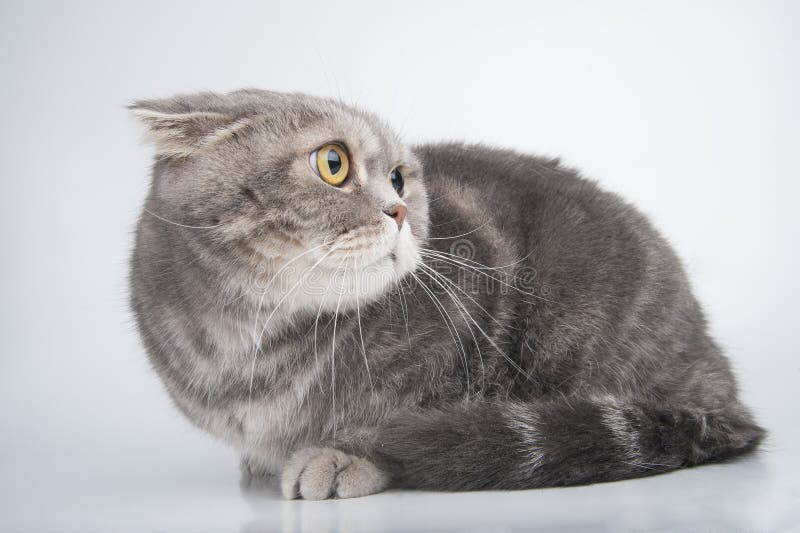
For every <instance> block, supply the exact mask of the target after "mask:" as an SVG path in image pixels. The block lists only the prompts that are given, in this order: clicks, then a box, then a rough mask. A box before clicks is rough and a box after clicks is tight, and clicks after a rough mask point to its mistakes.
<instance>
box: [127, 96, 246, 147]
mask: <svg viewBox="0 0 800 533" xmlns="http://www.w3.org/2000/svg"><path fill="white" fill-rule="evenodd" d="M128 110H129V111H130V112H131V115H133V116H134V117H135V118H136V119H137V120H139V122H141V123H142V124H144V125H145V126H146V127H147V139H148V140H150V141H152V142H153V144H154V145H155V147H156V153H158V154H159V155H167V156H178V157H185V156H188V155H191V154H193V153H195V152H197V151H199V150H201V149H203V148H204V147H208V146H211V145H213V144H215V143H217V142H220V141H222V140H224V139H226V138H228V137H230V136H232V135H234V134H235V133H236V132H238V131H240V130H241V129H242V128H244V127H246V126H247V124H248V123H249V121H248V120H247V119H246V118H242V117H237V116H235V115H233V114H229V113H225V112H220V111H202V110H187V109H179V110H175V109H170V108H169V107H168V106H166V105H164V103H163V102H161V101H158V100H140V101H137V102H133V103H132V104H130V105H128Z"/></svg>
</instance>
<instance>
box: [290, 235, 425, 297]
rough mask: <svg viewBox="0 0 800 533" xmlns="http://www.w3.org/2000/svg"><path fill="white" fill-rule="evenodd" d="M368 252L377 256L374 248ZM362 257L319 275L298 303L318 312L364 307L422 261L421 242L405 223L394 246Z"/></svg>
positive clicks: (382, 294) (387, 291)
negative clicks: (376, 257)
mask: <svg viewBox="0 0 800 533" xmlns="http://www.w3.org/2000/svg"><path fill="white" fill-rule="evenodd" d="M368 254H372V255H373V256H374V251H370V252H368ZM359 259H360V258H355V259H354V260H353V261H351V262H348V265H347V266H343V265H337V268H335V269H332V270H330V271H329V272H328V274H329V275H327V276H323V277H320V278H319V279H317V280H316V281H315V286H309V287H308V288H307V289H308V290H305V291H302V294H299V295H298V297H297V299H296V301H295V305H297V306H299V307H306V308H307V309H312V310H314V311H315V312H316V311H318V310H320V309H321V310H323V311H336V310H337V309H338V310H339V311H340V312H341V311H349V310H354V309H357V308H358V307H360V306H361V307H363V306H364V305H366V304H369V303H371V302H374V301H375V300H377V299H379V298H381V297H382V296H385V295H386V294H388V293H389V292H390V291H391V290H392V289H393V288H394V287H395V286H396V285H397V283H399V282H400V280H401V279H403V278H404V277H405V276H407V275H408V274H409V273H410V272H413V271H414V270H415V269H416V268H417V266H418V265H419V263H420V262H421V256H420V253H419V246H418V245H417V242H416V238H415V237H414V236H413V234H412V232H411V227H410V225H408V224H406V225H404V226H403V229H402V230H401V231H400V233H399V234H398V237H397V239H396V240H395V244H394V246H392V247H389V248H387V249H386V250H384V251H383V253H382V254H381V255H380V256H379V258H378V259H374V258H373V257H370V261H369V262H367V261H366V260H359ZM359 265H366V266H359Z"/></svg>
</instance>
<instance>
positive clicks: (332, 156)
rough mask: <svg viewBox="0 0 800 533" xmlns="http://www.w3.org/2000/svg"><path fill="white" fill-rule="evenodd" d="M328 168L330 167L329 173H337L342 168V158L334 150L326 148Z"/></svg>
mask: <svg viewBox="0 0 800 533" xmlns="http://www.w3.org/2000/svg"><path fill="white" fill-rule="evenodd" d="M327 156H328V168H330V169H331V174H338V173H339V170H341V168H342V158H341V157H339V153H338V152H337V151H336V150H328V154H327Z"/></svg>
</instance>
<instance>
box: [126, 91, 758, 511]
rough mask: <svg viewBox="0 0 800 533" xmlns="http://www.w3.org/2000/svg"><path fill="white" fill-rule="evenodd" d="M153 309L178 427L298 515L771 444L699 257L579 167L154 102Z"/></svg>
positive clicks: (327, 123)
mask: <svg viewBox="0 0 800 533" xmlns="http://www.w3.org/2000/svg"><path fill="white" fill-rule="evenodd" d="M130 108H131V111H132V113H133V114H134V115H135V116H136V117H138V118H139V119H140V120H141V121H142V122H143V123H144V124H145V125H146V127H147V130H148V133H149V136H150V137H151V138H152V140H153V141H154V144H155V147H156V159H155V164H154V167H153V176H152V186H151V190H150V193H149V195H148V197H147V200H146V201H145V207H144V210H143V213H142V216H141V218H140V220H139V224H138V228H137V234H136V243H135V249H134V252H133V257H132V260H131V275H130V283H131V301H132V307H133V311H134V313H135V315H136V318H137V320H138V325H139V328H140V331H141V334H142V338H143V339H144V344H145V346H146V349H147V352H148V354H149V357H150V360H151V362H152V364H153V366H154V368H155V369H156V371H157V372H158V374H159V375H160V376H161V378H162V379H163V381H164V383H165V385H166V387H167V390H168V391H169V393H170V395H171V396H172V398H173V399H174V401H175V404H176V405H177V406H178V408H179V409H180V410H181V411H183V413H185V414H186V416H187V417H188V418H189V419H190V420H192V421H193V422H194V423H195V424H197V425H198V426H200V427H202V428H204V429H205V430H207V431H209V432H211V433H212V434H214V435H216V436H217V437H219V438H221V439H223V440H225V441H226V442H228V443H230V444H232V445H233V446H235V447H236V448H237V449H238V450H240V451H241V453H242V457H243V458H242V469H243V472H244V475H245V476H267V475H275V474H277V475H280V477H281V481H280V483H281V490H282V492H283V494H284V495H285V496H286V497H287V498H295V497H303V498H307V499H323V498H330V497H342V498H346V497H354V496H363V495H367V494H371V493H375V492H378V491H381V490H384V489H386V488H389V487H409V488H422V489H434V490H475V489H523V488H532V487H545V486H557V485H574V484H584V483H594V482H599V481H610V480H618V479H624V478H632V477H640V476H648V475H651V474H657V473H660V472H666V471H669V470H674V469H677V468H681V467H687V466H693V465H697V464H701V463H707V462H712V461H720V460H725V459H728V458H732V457H735V456H738V455H740V454H743V453H746V452H749V451H751V450H753V449H755V448H756V446H757V445H758V443H759V442H760V441H761V439H762V437H763V435H764V432H763V430H762V429H761V428H760V427H759V426H758V425H757V424H756V423H754V421H753V419H752V417H751V415H750V414H749V412H748V411H747V409H746V408H745V407H744V406H742V404H741V403H739V400H738V398H737V391H736V384H735V381H734V377H733V375H732V373H731V370H730V366H729V363H728V361H727V360H726V359H725V357H724V356H723V355H722V354H721V352H720V349H719V348H718V347H717V345H716V344H715V343H714V341H713V340H712V339H711V338H710V337H709V336H708V334H707V333H706V322H705V319H704V317H703V313H702V311H701V309H700V306H699V305H698V303H697V301H696V300H695V298H694V297H693V296H692V293H691V290H690V287H689V282H688V281H687V278H686V275H685V273H684V271H683V269H682V267H681V264H680V261H679V260H678V258H677V257H676V256H675V254H674V253H673V251H672V250H671V249H670V247H669V245H668V244H667V243H666V241H665V240H664V239H663V238H662V237H661V236H660V235H659V234H658V233H657V232H656V231H655V230H654V229H653V227H652V226H651V225H650V223H649V222H648V221H647V220H646V219H645V218H644V216H642V215H641V214H640V213H639V212H637V211H636V210H635V209H634V208H633V207H631V206H630V205H628V204H627V203H625V202H624V201H623V200H621V199H620V198H619V197H617V196H615V195H614V194H610V193H607V192H604V191H602V190H600V189H599V188H598V187H597V186H596V185H595V184H594V183H593V182H591V181H587V180H585V179H583V178H581V177H579V176H578V175H577V174H576V173H575V172H574V171H572V170H570V169H568V168H565V167H564V166H562V165H561V164H560V163H559V162H558V161H557V160H551V159H542V158H537V157H532V156H528V155H522V154H519V153H516V152H513V151H510V150H495V149H491V148H486V147H483V146H476V145H465V144H455V143H453V144H439V145H425V146H418V147H414V148H409V147H407V146H405V145H404V144H402V143H401V142H400V140H399V139H398V137H397V136H396V135H395V134H394V133H393V132H392V131H391V130H390V129H389V128H388V127H387V126H386V125H385V124H384V123H383V122H381V121H380V120H378V119H377V118H375V117H374V116H373V115H371V114H369V113H367V112H365V111H362V110H360V109H356V108H353V107H350V106H346V105H343V104H341V103H339V102H336V101H332V100H328V99H322V98H315V97H311V96H306V95H302V94H280V93H274V92H267V91H259V90H243V91H237V92H233V93H229V94H211V93H203V94H194V95H184V96H176V97H174V98H169V99H165V100H147V101H139V102H136V103H134V104H132V105H131V106H130Z"/></svg>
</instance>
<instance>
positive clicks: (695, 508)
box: [0, 409, 800, 533]
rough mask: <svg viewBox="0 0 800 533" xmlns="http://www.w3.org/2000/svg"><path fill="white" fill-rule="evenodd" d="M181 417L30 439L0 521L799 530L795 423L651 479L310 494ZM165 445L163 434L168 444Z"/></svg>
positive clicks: (6, 485) (39, 526)
mask: <svg viewBox="0 0 800 533" xmlns="http://www.w3.org/2000/svg"><path fill="white" fill-rule="evenodd" d="M788 411H789V409H787V413H786V414H787V415H790V416H793V414H791V413H789V412H788ZM778 412H779V411H778ZM789 420H791V418H788V419H787V421H789ZM174 421H175V422H177V424H176V427H178V428H180V431H176V432H174V433H175V434H172V435H164V434H163V432H160V431H158V430H155V431H153V432H148V433H147V434H146V435H143V436H142V438H141V439H140V440H139V443H138V445H143V447H141V448H139V451H138V452H134V453H131V450H132V449H135V448H136V447H137V446H138V445H135V446H131V447H127V449H126V446H125V445H123V446H122V449H120V450H119V452H120V455H119V456H115V455H113V454H109V452H108V450H105V451H101V448H99V447H98V444H97V443H90V442H88V441H87V443H86V446H85V450H76V449H70V448H71V447H69V446H66V447H62V446H61V445H60V444H59V442H58V441H57V440H53V441H52V442H50V443H45V446H44V447H42V446H41V445H42V443H41V442H39V443H30V446H29V447H28V448H29V449H28V451H25V450H22V449H17V450H16V456H12V455H10V454H8V453H4V454H3V463H2V468H0V471H2V476H3V483H2V489H0V531H14V532H26V531H36V532H46V531H52V532H71V531H75V532H79V531H80V532H86V531H98V532H101V531H102V532H106V531H119V532H127V531H131V532H141V531H153V532H161V531H164V532H181V531H187V532H214V531H241V532H243V533H245V532H246V533H261V532H298V533H300V532H303V533H305V532H317V531H323V532H324V531H330V532H334V531H346V532H358V531H364V532H381V531H420V532H439V531H441V532H444V531H475V532H478V531H480V532H485V531H489V532H492V531H497V532H512V531H536V530H541V531H589V530H591V531H598V530H599V531H798V530H800V483H798V480H797V474H798V472H800V469H799V468H798V466H800V461H799V460H798V454H797V447H796V446H794V445H793V443H794V442H795V439H796V437H797V432H796V431H794V430H793V429H790V430H787V429H786V428H789V426H784V429H780V430H778V431H773V434H772V438H771V441H770V442H769V443H768V444H767V446H766V447H765V449H764V451H763V452H762V453H760V454H759V455H758V456H756V457H753V458H749V459H747V460H743V461H739V462H737V463H733V464H725V465H713V466H706V467H702V468H696V469H692V470H686V471H680V472H676V473H672V474H668V475H663V476H657V477H652V478H647V479H639V480H632V481H625V482H618V483H609V484H602V485H594V486H587V487H575V488H563V489H548V490H532V491H520V492H482V493H461V494H442V493H423V492H402V491H392V492H388V493H384V494H378V495H374V496H369V497H366V498H360V499H354V500H340V501H326V502H305V501H285V500H282V499H281V497H280V496H279V495H278V494H277V492H276V490H275V489H274V487H272V486H269V485H267V486H264V487H249V488H243V487H241V486H240V482H239V477H238V468H237V461H236V458H235V456H234V455H233V454H232V453H231V452H229V451H228V450H226V449H225V448H224V447H222V446H221V445H218V444H217V443H214V442H211V441H209V440H208V439H205V438H204V437H203V436H202V435H201V434H200V433H199V432H195V431H194V430H191V429H188V430H187V428H186V427H185V426H183V425H182V423H180V421H179V420H178V419H176V420H174ZM99 430H100V426H98V431H99ZM184 430H186V431H184ZM176 434H177V435H178V441H175V440H173V439H174V438H175V437H176ZM98 435H99V437H100V439H101V440H103V435H102V434H100V433H98ZM106 439H107V438H106ZM12 440H13V439H12ZM160 441H163V442H167V443H169V445H168V446H167V447H166V448H165V449H163V450H161V451H159V449H158V447H159V442H160ZM43 448H46V449H47V450H48V451H47V453H46V454H42V452H41V451H42V449H43ZM62 449H63V451H64V454H63V455H60V454H61V452H62ZM84 452H85V453H84Z"/></svg>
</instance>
